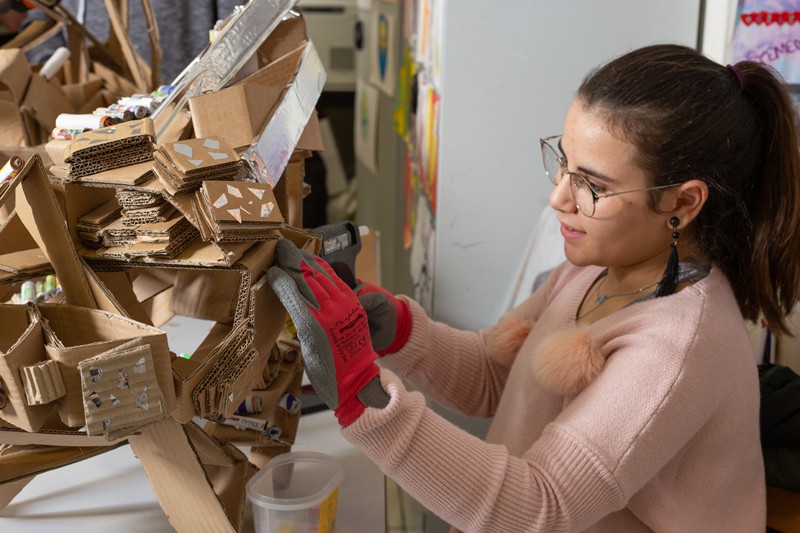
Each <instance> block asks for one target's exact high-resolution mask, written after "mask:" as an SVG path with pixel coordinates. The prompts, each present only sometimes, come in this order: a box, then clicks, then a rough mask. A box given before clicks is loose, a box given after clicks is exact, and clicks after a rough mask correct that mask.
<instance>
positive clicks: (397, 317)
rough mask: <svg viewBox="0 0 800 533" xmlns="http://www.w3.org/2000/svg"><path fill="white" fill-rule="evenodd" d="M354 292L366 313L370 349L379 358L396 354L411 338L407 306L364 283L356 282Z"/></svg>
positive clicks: (379, 289) (384, 291) (375, 286)
mask: <svg viewBox="0 0 800 533" xmlns="http://www.w3.org/2000/svg"><path fill="white" fill-rule="evenodd" d="M355 291H356V295H358V300H359V301H360V302H361V305H363V306H364V310H365V311H366V312H367V319H368V320H369V334H370V337H372V347H373V348H374V349H375V351H376V352H378V355H387V354H390V353H395V352H396V351H398V350H399V349H400V348H402V347H403V346H405V344H406V341H407V340H408V336H409V335H410V334H411V310H410V309H409V308H408V302H406V301H405V300H401V299H400V298H396V297H395V296H394V295H393V294H392V293H390V292H389V291H387V290H386V289H384V288H382V287H379V286H377V285H373V284H372V283H368V282H366V281H361V280H359V284H358V285H357V286H356V288H355Z"/></svg>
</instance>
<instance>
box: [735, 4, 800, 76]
mask: <svg viewBox="0 0 800 533" xmlns="http://www.w3.org/2000/svg"><path fill="white" fill-rule="evenodd" d="M798 33H800V11H798V4H797V0H739V5H738V7H737V10H736V22H735V29H734V31H733V41H732V46H731V63H736V62H738V61H745V60H747V61H757V62H759V63H765V64H767V65H770V66H772V67H773V68H774V69H775V70H777V71H778V72H780V74H781V75H782V76H783V78H784V79H785V80H786V82H787V83H790V84H798V83H800V51H798V42H800V41H799V40H798Z"/></svg>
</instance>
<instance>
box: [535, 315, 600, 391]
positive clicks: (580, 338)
mask: <svg viewBox="0 0 800 533" xmlns="http://www.w3.org/2000/svg"><path fill="white" fill-rule="evenodd" d="M605 362H606V358H605V355H604V354H603V352H602V351H601V349H600V346H599V345H598V344H597V343H596V342H595V341H593V340H592V339H591V338H590V337H589V335H588V334H587V333H586V331H585V330H583V329H580V328H575V329H572V330H567V331H562V332H558V333H554V334H553V335H551V336H549V337H547V338H546V339H544V340H543V341H542V342H541V343H540V344H539V346H537V347H536V350H535V351H534V353H533V358H532V362H531V364H532V365H533V375H534V378H535V379H536V381H537V382H538V383H539V385H540V386H541V387H542V388H544V389H546V390H548V391H549V392H552V393H554V394H559V395H561V396H572V395H575V394H578V393H579V392H580V391H582V390H583V389H584V388H586V386H587V385H589V383H591V382H592V381H594V380H595V378H597V376H598V375H599V374H600V372H601V371H602V370H603V366H604V365H605Z"/></svg>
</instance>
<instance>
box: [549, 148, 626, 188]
mask: <svg viewBox="0 0 800 533" xmlns="http://www.w3.org/2000/svg"><path fill="white" fill-rule="evenodd" d="M558 151H559V152H561V155H562V156H564V162H567V161H569V158H567V154H566V153H564V147H563V146H562V145H561V138H559V139H558ZM578 172H580V173H581V174H585V175H587V176H591V177H593V178H597V179H599V180H601V181H604V182H606V183H616V182H617V180H615V179H614V178H610V177H608V176H606V175H605V174H603V173H601V172H597V171H596V170H592V169H591V168H587V167H578Z"/></svg>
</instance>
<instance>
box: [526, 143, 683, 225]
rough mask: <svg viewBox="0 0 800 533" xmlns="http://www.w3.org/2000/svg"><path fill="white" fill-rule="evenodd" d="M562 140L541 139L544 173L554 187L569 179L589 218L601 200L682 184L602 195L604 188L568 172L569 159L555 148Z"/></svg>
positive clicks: (574, 197)
mask: <svg viewBox="0 0 800 533" xmlns="http://www.w3.org/2000/svg"><path fill="white" fill-rule="evenodd" d="M557 139H558V140H560V139H561V135H552V136H550V137H546V138H544V139H539V144H540V145H541V148H542V162H543V163H544V171H545V173H546V174H547V178H548V179H549V180H550V182H551V183H552V184H553V185H556V186H557V185H558V184H559V183H561V178H563V177H564V176H568V177H569V190H570V191H571V192H572V199H573V200H574V201H575V205H576V206H577V207H578V210H579V211H580V212H581V213H582V214H583V215H584V216H587V217H592V216H594V211H595V208H596V207H597V202H598V200H600V199H601V198H611V197H612V196H619V195H620V194H628V193H629V192H641V191H652V190H655V189H666V188H668V187H675V186H677V185H680V183H672V184H670V185H657V186H655V187H645V188H643V189H632V190H630V191H621V192H610V193H606V194H600V193H599V192H598V190H599V189H601V188H602V187H601V186H600V185H597V184H595V183H592V181H591V180H590V179H589V178H587V177H586V176H584V175H583V174H579V173H577V172H571V171H569V170H567V159H566V158H565V157H564V156H563V154H562V153H561V149H560V147H559V148H554V147H553V145H552V144H550V143H551V142H552V141H555V140H557Z"/></svg>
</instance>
